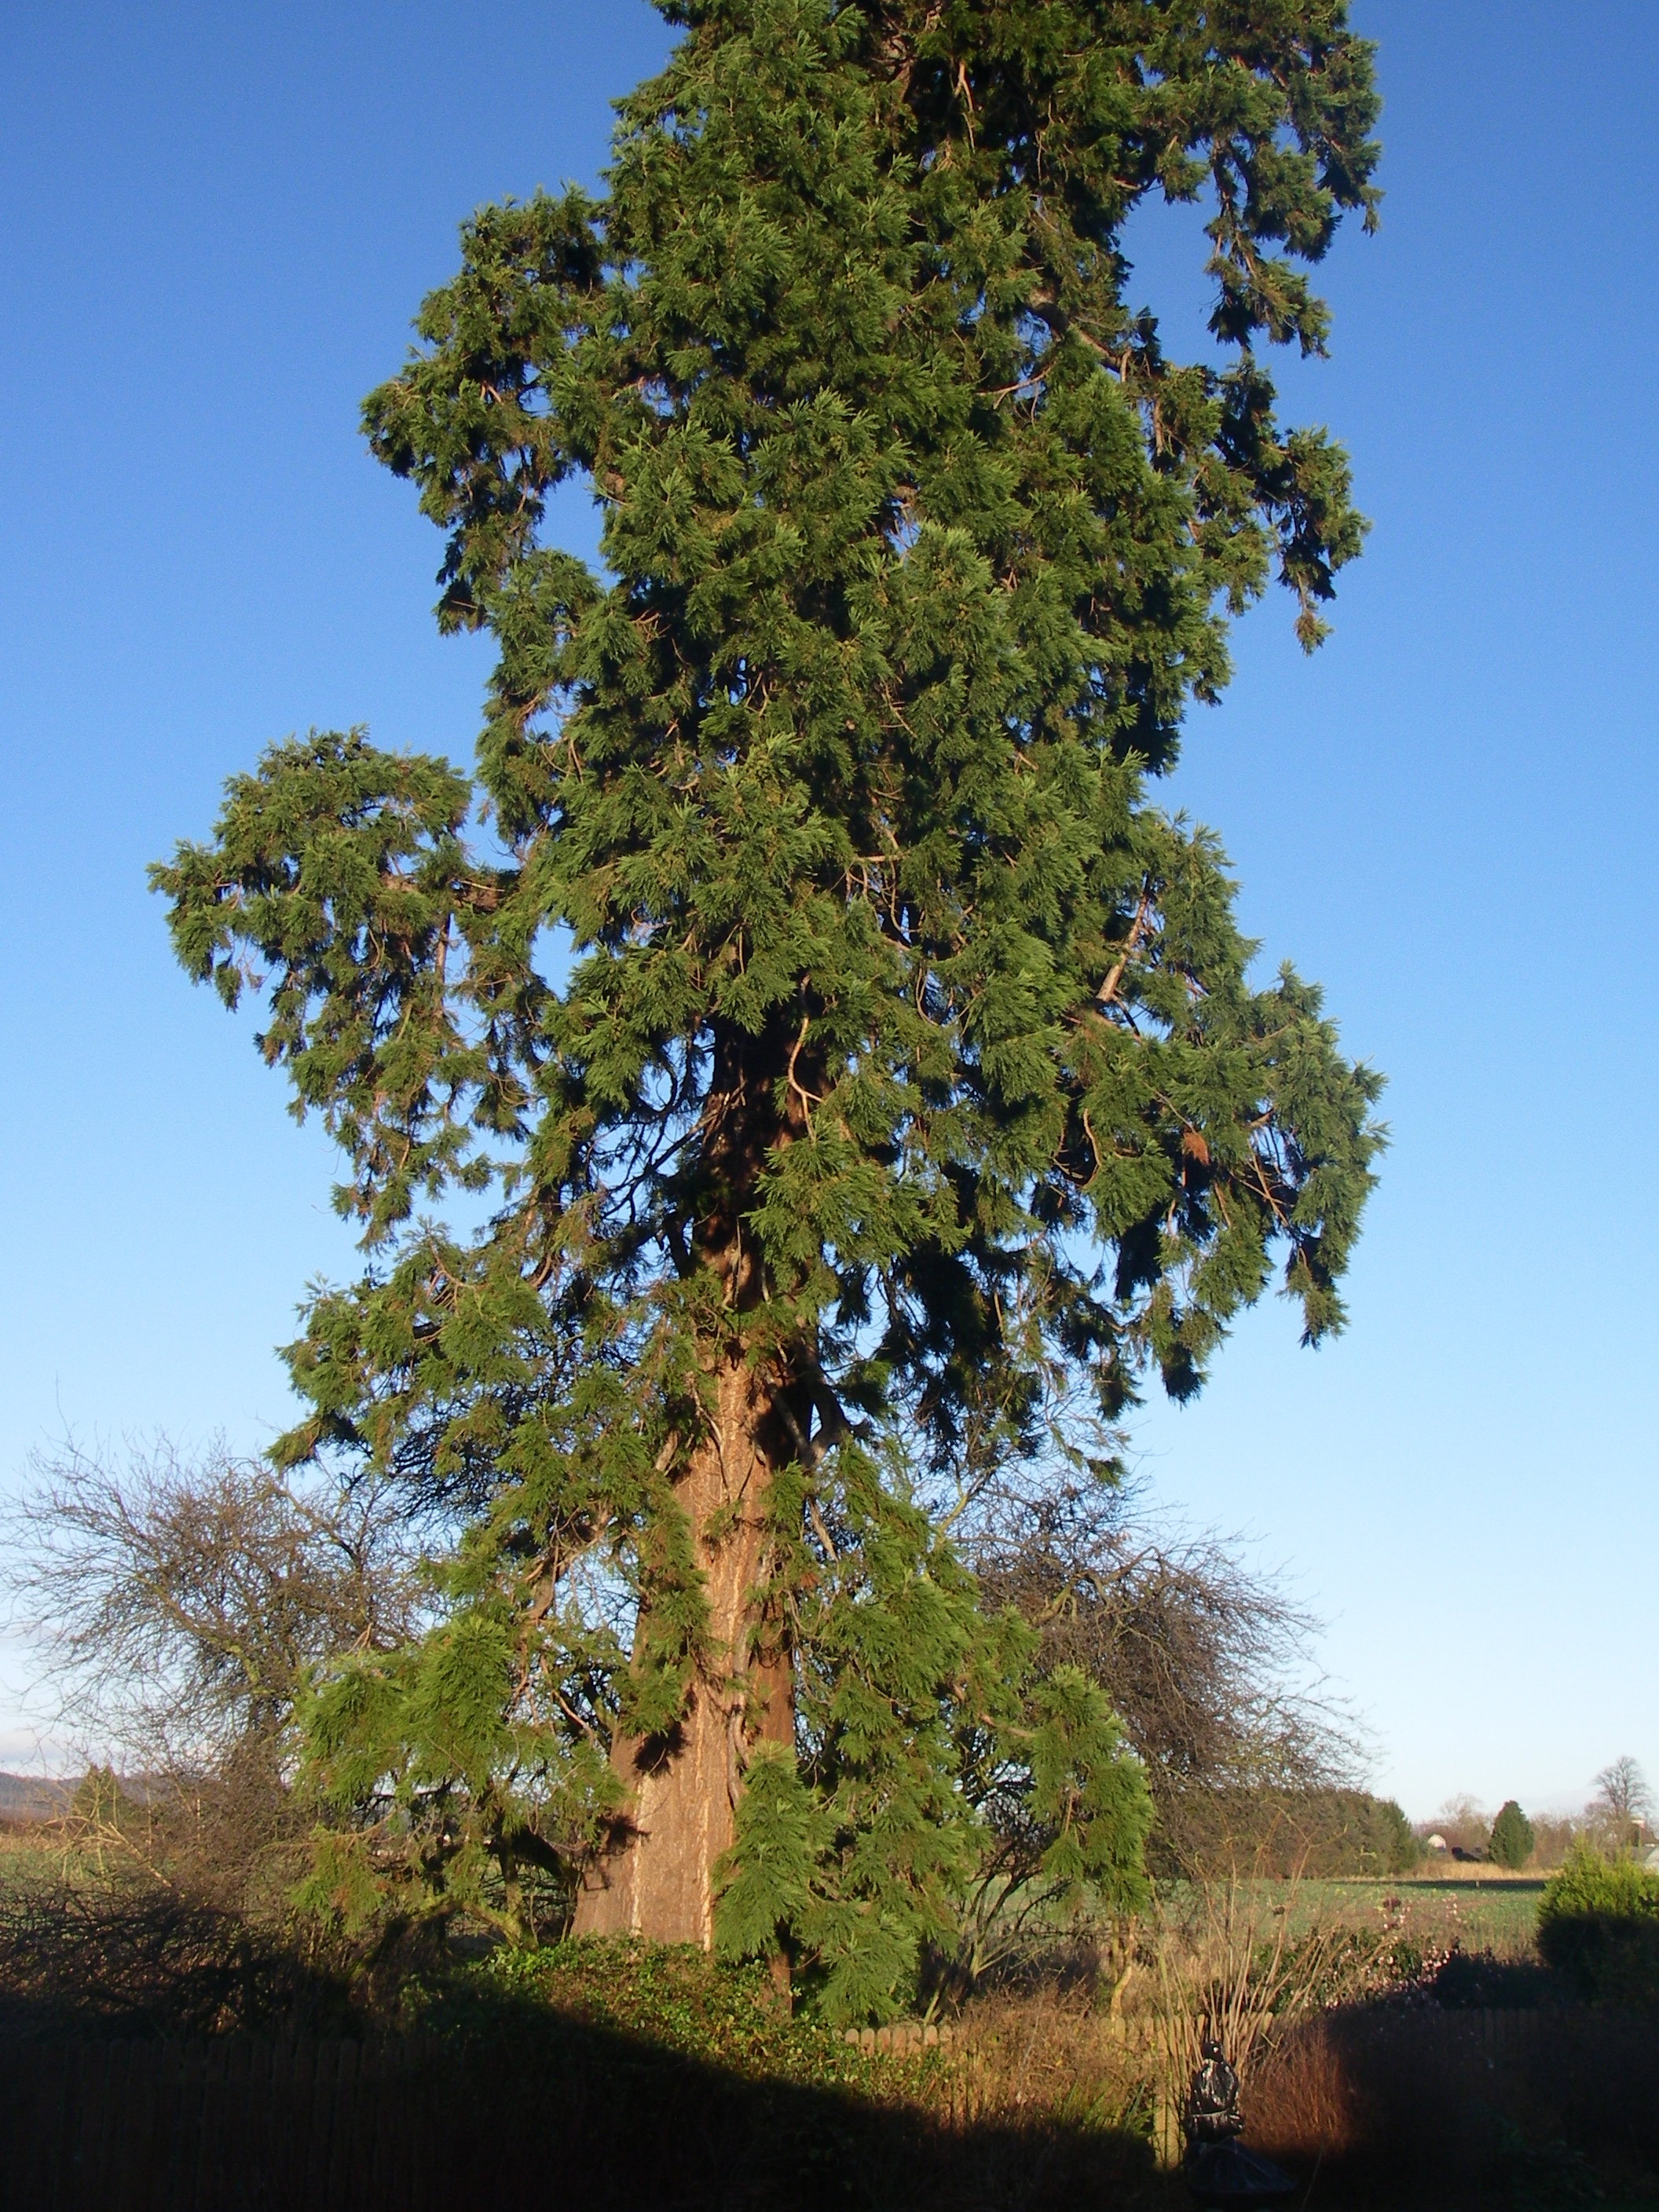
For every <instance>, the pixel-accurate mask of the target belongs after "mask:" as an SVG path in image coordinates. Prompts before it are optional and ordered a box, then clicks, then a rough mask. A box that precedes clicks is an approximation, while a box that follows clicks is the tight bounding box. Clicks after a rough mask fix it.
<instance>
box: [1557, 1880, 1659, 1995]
mask: <svg viewBox="0 0 1659 2212" xmlns="http://www.w3.org/2000/svg"><path fill="white" fill-rule="evenodd" d="M1538 1948H1539V1950H1540V1952H1541V1954H1542V1956H1543V1959H1544V1962H1545V1964H1546V1965H1547V1966H1553V1967H1555V1968H1556V1969H1557V1970H1558V1971H1559V1972H1563V1973H1565V1974H1566V1975H1567V1976H1568V1977H1569V1978H1570V1979H1571V1980H1572V1981H1573V1982H1574V1983H1576V1984H1577V1987H1578V1989H1579V1990H1580V1992H1581V1994H1583V1996H1588V1997H1592V1998H1595V1997H1605V1998H1611V1999H1613V2000H1615V2001H1618V2002H1626V2003H1634V2004H1649V2005H1650V2004H1653V2003H1655V2002H1659V1875H1655V1874H1650V1873H1649V1872H1648V1871H1647V1870H1646V1869H1644V1868H1642V1867H1638V1865H1637V1864H1636V1863H1635V1862H1634V1861H1633V1860H1632V1859H1628V1858H1621V1859H1605V1858H1603V1857H1601V1854H1600V1853H1599V1852H1598V1851H1595V1850H1592V1849H1591V1848H1590V1847H1589V1845H1588V1844H1583V1843H1579V1844H1575V1845H1574V1847H1573V1849H1572V1850H1571V1853H1570V1854H1569V1856H1568V1858H1567V1863H1566V1864H1565V1866H1564V1867H1563V1868H1562V1869H1561V1870H1560V1872H1559V1874H1556V1875H1551V1877H1550V1879H1549V1881H1548V1882H1547V1883H1546V1885H1545V1887H1544V1894H1543V1896H1542V1897H1541V1899H1539V1904H1538Z"/></svg>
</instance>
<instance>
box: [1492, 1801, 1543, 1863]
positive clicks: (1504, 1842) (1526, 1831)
mask: <svg viewBox="0 0 1659 2212" xmlns="http://www.w3.org/2000/svg"><path fill="white" fill-rule="evenodd" d="M1533 1842H1534V1837H1533V1832H1532V1822H1531V1821H1530V1820H1528V1818H1527V1816H1526V1814H1524V1813H1523V1812H1522V1810H1521V1808H1520V1807H1519V1806H1518V1805H1517V1804H1516V1802H1515V1800H1514V1798H1513V1797H1511V1798H1510V1799H1509V1801H1508V1802H1507V1803H1506V1804H1505V1805H1504V1808H1503V1809H1502V1810H1501V1811H1500V1812H1499V1814H1498V1818H1497V1819H1496V1820H1494V1821H1493V1822H1492V1841H1491V1842H1490V1844H1488V1845H1487V1847H1486V1848H1487V1850H1488V1851H1489V1852H1490V1853H1491V1856H1492V1864H1493V1865H1494V1866H1501V1867H1511V1868H1513V1867H1523V1866H1525V1864H1526V1863H1527V1861H1528V1859H1529V1858H1530V1857H1532V1847H1533Z"/></svg>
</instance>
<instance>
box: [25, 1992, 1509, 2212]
mask: <svg viewBox="0 0 1659 2212" xmlns="http://www.w3.org/2000/svg"><path fill="white" fill-rule="evenodd" d="M1538 2023H1539V2015H1537V2014H1536V2013H1534V2012H1520V2011H1516V2012H1476V2011H1469V2012H1443V2013H1433V2014H1430V2013H1413V2014H1411V2015H1399V2016H1398V2021H1397V2028H1398V2030H1399V2031H1400V2032H1403V2033H1407V2035H1409V2036H1410V2037H1411V2038H1412V2039H1413V2041H1415V2040H1417V2039H1419V2038H1423V2037H1426V2038H1427V2039H1428V2040H1429V2041H1430V2043H1431V2044H1432V2045H1435V2046H1436V2047H1443V2048H1444V2049H1445V2050H1446V2051H1447V2054H1448V2056H1449V2055H1450V2053H1451V2052H1452V2051H1453V2050H1454V2049H1455V2048H1458V2047H1462V2048H1464V2049H1467V2048H1468V2046H1469V2045H1478V2046H1484V2047H1485V2048H1486V2049H1488V2050H1491V2051H1494V2052H1495V2051H1498V2050H1501V2049H1505V2048H1515V2049H1516V2051H1517V2055H1518V2052H1519V2048H1520V2046H1522V2045H1525V2044H1527V2043H1528V2042H1530V2040H1531V2039H1532V2038H1533V2037H1534V2035H1535V2033H1536V2031H1537V2027H1538ZM869 2040H870V2042H871V2044H872V2045H873V2047H874V2048H876V2049H878V2050H880V2051H892V2052H893V2053H894V2055H897V2054H898V2053H899V2052H901V2051H906V2050H908V2049H914V2048H917V2047H925V2043H926V2040H927V2039H926V2038H925V2035H924V2032H923V2031H922V2030H921V2029H920V2028H917V2029H916V2030H915V2032H914V2033H910V2032H908V2031H906V2030H902V2029H898V2030H892V2031H889V2032H888V2033H886V2035H885V2037H884V2040H883V2041H881V2042H880V2043H878V2044H877V2043H875V2041H874V2039H873V2038H871V2039H869ZM940 2040H941V2041H944V2042H947V2043H956V2042H957V2036H956V2035H953V2034H952V2033H951V2030H949V2029H946V2030H945V2031H943V2033H942V2034H941V2037H940ZM971 2042H972V2039H971V2036H969V2037H967V2038H965V2039H963V2041H962V2043H961V2045H960V2046H959V2047H961V2048H963V2050H964V2051H967V2050H969V2049H970V2048H971ZM458 2092H459V2093H458ZM470 2104H471V2093H470V2092H468V2091H466V2090H464V2089H461V2088H460V2085H459V2083H458V2082H457V2081H456V2080H455V2079H454V2078H453V2070H452V2069H450V2068H448V2067H446V2066H442V2065H441V2064H440V2063H438V2059H437V2054H436V2053H435V2052H434V2051H431V2049H430V2047H429V2046H427V2045H422V2043H421V2042H419V2041H418V2040H417V2039H413V2038H409V2039H388V2040H386V2041H383V2042H374V2043H362V2044H359V2043H346V2042H323V2041H317V2042H313V2041H307V2040H297V2041H284V2042H276V2043H269V2042H256V2041H252V2040H251V2039H246V2038H240V2037H227V2038H224V2039H221V2040H218V2041H214V2042H206V2043H187V2044H179V2043H161V2042H151V2043H117V2042H110V2043H91V2042H88V2043H40V2044H28V2043H22V2044H7V2045H0V2204H3V2205H5V2206H13V2205H15V2206H16V2207H18V2208H19V2212H23V2208H27V2212H243V2208H248V2212H289V2208H293V2212H428V2208H431V2212H437V2208H438V2207H439V2206H440V2205H442V2206H444V2207H446V2208H448V2207H450V2206H453V2205H454V2204H456V2203H458V2202H460V2201H462V2197H461V2196H459V2195H458V2191H457V2175H458V2172H467V2171H468V2170H469V2167H470V2166H471V2160H472V2155H473V2154H476V2153H477V2150H478V2148H479V2143H480V2135H481V2123H482V2135H483V2138H484V2139H485V2140H488V2138H489V2135H490V2133H491V2130H490V2126H489V2121H488V2118H487V2116H485V2115H482V2114H480V2113H478V2112H470V2111H469V2110H468V2106H469V2105H470ZM1153 2133H1154V2148H1155V2150H1156V2151H1157V2152H1158V2154H1160V2163H1164V2164H1166V2165H1167V2164H1172V2163H1174V2162H1175V2161H1176V2160H1177V2159H1178V2157H1179V2154H1180V2148H1181V2143H1180V2135H1179V2123H1178V2116H1177V2112H1176V2103H1175V2100H1174V2098H1173V2097H1172V2096H1168V2095H1160V2096H1159V2097H1158V2109H1157V2114H1156V2119H1155V2124H1154V2130H1153ZM480 2178H481V2177H480V2176H479V2175H478V2173H477V2171H476V2168H475V2169H473V2179H474V2180H475V2182H476V2181H477V2180H478V2179H480ZM463 2194H464V2192H463Z"/></svg>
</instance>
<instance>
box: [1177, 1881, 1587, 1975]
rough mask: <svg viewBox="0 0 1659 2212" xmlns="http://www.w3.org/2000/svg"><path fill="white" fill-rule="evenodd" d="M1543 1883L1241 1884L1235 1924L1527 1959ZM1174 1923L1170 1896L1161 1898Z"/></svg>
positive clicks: (1298, 1935)
mask: <svg viewBox="0 0 1659 2212" xmlns="http://www.w3.org/2000/svg"><path fill="white" fill-rule="evenodd" d="M1545 1881H1546V1876H1544V1875H1541V1874H1539V1875H1499V1874H1497V1873H1495V1872H1494V1871H1493V1870H1492V1869H1490V1868H1483V1869H1468V1871H1467V1872H1465V1871H1464V1870H1462V1869H1459V1871H1458V1872H1457V1873H1456V1874H1455V1875H1452V1874H1442V1873H1441V1872H1440V1871H1439V1869H1437V1870H1436V1871H1435V1873H1434V1874H1433V1875H1425V1876H1420V1877H1419V1876H1411V1875H1395V1876H1393V1877H1391V1878H1389V1879H1388V1880H1386V1881H1372V1880H1370V1879H1360V1878H1358V1877H1351V1878H1346V1879H1342V1880H1322V1881H1243V1882H1240V1883H1239V1884H1238V1886H1237V1892H1236V1896H1237V1907H1236V1910H1237V1914H1238V1917H1240V1918H1241V1919H1243V1920H1247V1921H1249V1922H1251V1923H1254V1924H1255V1926H1257V1927H1258V1928H1260V1929H1263V1930H1264V1931H1265V1930H1267V1929H1268V1928H1270V1927H1271V1925H1272V1923H1273V1922H1274V1921H1275V1920H1277V1919H1278V1918H1279V1916H1280V1915H1281V1914H1284V1915H1287V1916H1288V1917H1289V1923H1290V1925H1289V1930H1288V1932H1289V1935H1290V1937H1291V1941H1292V1942H1295V1941H1297V1940H1299V1939H1300V1938H1302V1937H1303V1936H1309V1935H1311V1934H1313V1933H1314V1932H1315V1931H1316V1930H1325V1931H1329V1930H1330V1929H1333V1928H1352V1929H1369V1930H1370V1931H1371V1932H1372V1933H1374V1934H1379V1935H1389V1936H1403V1937H1407V1938H1408V1939H1409V1940H1410V1941H1411V1942H1413V1943H1415V1944H1416V1945H1418V1946H1419V1948H1421V1949H1423V1950H1425V1951H1446V1950H1449V1949H1451V1948H1453V1946H1454V1945H1455V1946H1456V1947H1457V1948H1460V1949H1462V1950H1464V1951H1490V1952H1491V1953H1492V1954H1493V1956H1494V1957H1496V1958H1499V1959H1505V1960H1511V1959H1528V1958H1530V1957H1532V1956H1533V1947H1534V1939H1535V1936H1536V1931H1537V1923H1538V1899H1539V1898H1540V1896H1541V1893H1542V1891H1543V1887H1544V1883H1545ZM1167 1901H1168V1903H1169V1904H1170V1906H1171V1908H1172V1909H1173V1911H1174V1913H1175V1916H1176V1917H1177V1918H1179V1917H1180V1915H1181V1905H1182V1898H1181V1893H1180V1892H1179V1891H1178V1890H1172V1891H1170V1892H1169V1893H1167Z"/></svg>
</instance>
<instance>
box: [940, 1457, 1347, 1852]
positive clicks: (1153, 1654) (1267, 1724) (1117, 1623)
mask: <svg viewBox="0 0 1659 2212" xmlns="http://www.w3.org/2000/svg"><path fill="white" fill-rule="evenodd" d="M1132 1506H1133V1500H1132V1499H1128V1498H1126V1497H1125V1495H1124V1493H1123V1492H1118V1491H1114V1490H1111V1489H1109V1488H1103V1487H1102V1486H1099V1485H1097V1484H1090V1483H1079V1485H1077V1486H1073V1487H1071V1488H1069V1489H1068V1490H1066V1491H1065V1492H1062V1493H1060V1495H1059V1497H1058V1498H1056V1495H1055V1493H1054V1492H1053V1491H1052V1490H1051V1491H1050V1492H1048V1495H1047V1496H1025V1495H1023V1494H1021V1493H1019V1492H1017V1491H1015V1490H1012V1489H1011V1488H1008V1487H1006V1486H1003V1487H1000V1488H999V1489H998V1490H997V1491H996V1492H994V1493H993V1492H988V1491H987V1493H986V1494H985V1495H984V1497H983V1498H981V1500H980V1501H979V1504H978V1506H977V1510H976V1511H975V1516H974V1526H973V1529H972V1532H971V1538H970V1548H971V1550H972V1553H973V1556H974V1560H975V1567H976V1570H977V1571H978V1573H979V1576H980V1578H981V1586H982V1588H983V1589H984V1592H985V1595H986V1596H987V1600H988V1601H989V1602H991V1603H992V1604H993V1605H1012V1606H1013V1607H1016V1608H1017V1609H1018V1611H1019V1612H1020V1613H1022V1614H1023V1615H1024V1617H1025V1619H1026V1620H1029V1621H1030V1622H1032V1623H1033V1624H1034V1625H1035V1626H1036V1627H1037V1628H1038V1629H1039V1631H1040V1632H1041V1635H1042V1644H1043V1652H1044V1657H1045V1661H1046V1662H1047V1663H1048V1664H1049V1665H1052V1666H1058V1665H1062V1664H1068V1663H1069V1664H1071V1665H1074V1666H1078V1667H1081V1668H1083V1669H1084V1671H1085V1673H1086V1674H1089V1675H1090V1676H1091V1678H1092V1679H1093V1680H1096V1681H1097V1682H1099V1683H1100V1684H1101V1685H1102V1686H1103V1688H1104V1689H1105V1691H1106V1692H1107V1694H1108V1696H1109V1699H1110V1700H1111V1702H1112V1705H1113V1706H1114V1708H1115V1711H1117V1712H1118V1713H1119V1715H1120V1716H1121V1718H1122V1721H1123V1723H1124V1727H1125V1729H1126V1731H1127V1734H1128V1736H1129V1739H1130V1741H1132V1742H1133V1745H1134V1747H1135V1748H1136V1750H1137V1751H1138V1752H1139V1754H1140V1756H1141V1759H1142V1760H1143V1762H1144V1763H1145V1765H1146V1771H1147V1778H1148V1781H1149V1783H1150V1784H1151V1787H1152V1796H1153V1800H1154V1802H1155V1803H1156V1805H1157V1808H1158V1826H1157V1829H1156V1831H1155V1834H1154V1838H1153V1851H1154V1857H1155V1858H1156V1859H1158V1860H1161V1861H1162V1862H1163V1863H1164V1865H1165V1866H1166V1867H1169V1868H1171V1869H1174V1868H1177V1867H1178V1868H1181V1869H1193V1868H1195V1867H1197V1866H1199V1865H1200V1864H1202V1863H1211V1862H1214V1861H1215V1860H1217V1859H1218V1858H1221V1859H1225V1858H1226V1857H1228V1855H1229V1852H1230V1850H1235V1849H1236V1848H1237V1847H1238V1846H1243V1848H1244V1849H1245V1850H1246V1851H1247V1853H1248V1851H1249V1850H1252V1849H1254V1848H1255V1844H1256V1843H1257V1842H1258V1841H1259V1840H1260V1838H1259V1836H1258V1835H1257V1834H1255V1830H1256V1829H1257V1828H1259V1826H1260V1824H1261V1820H1262V1818H1263V1817H1264V1813H1265V1814H1266V1817H1267V1818H1269V1819H1271V1818H1272V1817H1273V1814H1272V1810H1271V1808H1273V1805H1275V1804H1277V1805H1279V1806H1280V1807H1287V1806H1291V1805H1293V1804H1294V1802H1296V1801H1297V1800H1298V1799H1302V1798H1305V1797H1307V1796H1308V1795H1309V1794H1310V1793H1313V1792H1318V1791H1330V1790H1333V1789H1337V1788H1340V1787H1341V1786H1342V1785H1344V1784H1347V1783H1348V1782H1350V1781H1351V1779H1352V1775H1353V1771H1354V1769H1355V1766H1356V1765H1357V1763H1358V1747H1357V1746H1356V1743H1355V1741H1354V1736H1353V1731H1352V1726H1351V1724H1350V1723H1349V1722H1348V1720H1347V1717H1346V1715H1345V1714H1344V1713H1343V1712H1342V1711H1341V1710H1340V1708H1339V1707H1337V1706H1336V1705H1334V1704H1332V1703H1330V1702H1329V1701H1328V1700H1326V1699H1322V1697H1321V1695H1320V1693H1319V1691H1318V1688H1317V1686H1316V1685H1315V1686H1310V1682H1309V1676H1310V1664H1309V1662H1310V1649H1311V1644H1312V1639H1313V1637H1314V1635H1315V1633H1316V1630H1317V1626H1318V1624H1317V1622H1316V1621H1315V1620H1313V1619H1311V1618H1310V1616H1309V1615H1308V1614H1306V1613H1304V1612H1303V1611H1301V1610H1300V1609H1299V1608H1298V1607H1297V1606H1296V1605H1295V1604H1293V1603H1292V1602H1291V1601H1290V1600H1289V1598H1287V1596H1286V1595H1285V1592H1284V1591H1283V1589H1280V1588H1279V1587H1278V1586H1277V1585H1276V1584H1275V1583H1273V1581H1272V1580H1271V1579H1269V1578H1266V1577H1261V1576H1256V1575H1253V1574H1252V1573H1251V1572H1250V1571H1249V1568H1248V1567H1247V1566H1246V1565H1245V1563H1244V1561H1243V1559H1242V1558H1241V1556H1240V1552H1239V1547H1237V1546H1236V1545H1230V1544H1228V1543H1226V1542H1225V1541H1220V1540H1218V1539H1217V1538H1214V1537H1210V1536H1192V1535H1186V1534H1172V1535H1170V1536H1168V1537H1166V1538H1160V1537H1159V1536H1158V1534H1155V1533H1154V1532H1153V1531H1152V1529H1149V1528H1147V1527H1146V1526H1145V1525H1143V1524H1139V1523H1138V1522H1137V1520H1136V1518H1135V1516H1134V1515H1133V1510H1132ZM1246 1829H1249V1830H1250V1831H1252V1832H1251V1833H1249V1834H1246V1833H1244V1832H1243V1831H1244V1830H1246Z"/></svg>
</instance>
